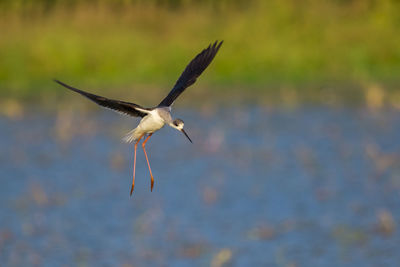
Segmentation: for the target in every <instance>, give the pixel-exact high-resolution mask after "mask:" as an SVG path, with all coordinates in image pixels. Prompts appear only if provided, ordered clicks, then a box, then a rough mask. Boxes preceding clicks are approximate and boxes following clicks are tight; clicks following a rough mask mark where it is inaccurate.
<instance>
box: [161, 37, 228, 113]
mask: <svg viewBox="0 0 400 267" xmlns="http://www.w3.org/2000/svg"><path fill="white" fill-rule="evenodd" d="M222 43H223V41H221V42H218V41H216V42H215V43H214V44H213V45H211V44H210V45H209V46H208V47H207V48H206V49H204V50H203V51H201V52H200V53H199V54H198V55H197V56H196V57H195V58H194V59H193V60H192V61H191V62H190V63H189V65H187V66H186V68H185V70H184V71H183V73H182V74H181V76H180V77H179V79H178V80H177V82H176V83H175V86H174V87H173V88H172V90H171V92H169V94H168V95H167V96H166V97H165V98H164V99H163V100H162V101H161V103H160V104H159V105H158V106H159V107H160V106H165V107H169V106H171V105H172V104H173V103H174V101H175V100H176V99H177V98H178V96H179V95H180V94H182V93H183V91H185V89H186V88H187V87H189V86H191V85H192V84H194V83H195V82H196V79H197V78H198V77H199V76H200V75H201V74H202V73H203V71H204V70H205V69H206V68H207V67H208V65H210V63H211V61H212V60H213V59H214V57H215V55H216V54H217V52H218V50H219V48H220V47H221V45H222Z"/></svg>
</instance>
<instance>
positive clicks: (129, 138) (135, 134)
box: [123, 108, 172, 143]
mask: <svg viewBox="0 0 400 267" xmlns="http://www.w3.org/2000/svg"><path fill="white" fill-rule="evenodd" d="M146 112H147V115H146V116H144V117H143V118H142V119H141V120H140V122H139V125H138V126H137V127H136V128H135V129H133V130H132V131H130V132H129V133H128V134H127V135H125V137H124V139H123V140H124V141H125V142H127V143H132V142H134V141H136V140H138V139H139V138H140V137H142V136H143V135H146V134H152V133H154V132H156V131H158V130H160V129H161V128H162V127H164V125H165V124H166V123H168V124H170V123H171V122H172V118H171V114H170V112H169V108H155V109H153V110H151V111H146Z"/></svg>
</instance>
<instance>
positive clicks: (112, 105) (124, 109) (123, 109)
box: [54, 80, 149, 117]
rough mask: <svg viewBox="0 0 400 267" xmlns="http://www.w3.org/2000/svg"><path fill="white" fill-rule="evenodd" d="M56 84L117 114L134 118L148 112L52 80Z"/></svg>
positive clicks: (127, 103) (130, 104)
mask: <svg viewBox="0 0 400 267" xmlns="http://www.w3.org/2000/svg"><path fill="white" fill-rule="evenodd" d="M54 81H55V82H56V83H58V84H60V85H62V86H64V87H66V88H68V89H70V90H72V91H74V92H77V93H79V94H81V95H83V96H84V97H87V98H89V99H90V100H92V101H93V102H95V103H97V104H99V105H100V106H103V107H106V108H109V109H112V110H114V111H117V112H119V113H123V114H126V115H130V116H134V117H144V116H146V115H147V114H148V113H149V110H148V109H146V108H143V107H141V106H139V105H136V104H134V103H129V102H124V101H119V100H112V99H108V98H105V97H102V96H98V95H94V94H91V93H88V92H85V91H82V90H79V89H77V88H74V87H72V86H69V85H67V84H65V83H63V82H60V81H58V80H54Z"/></svg>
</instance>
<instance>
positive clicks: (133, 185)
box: [130, 184, 135, 196]
mask: <svg viewBox="0 0 400 267" xmlns="http://www.w3.org/2000/svg"><path fill="white" fill-rule="evenodd" d="M134 187H135V184H132V187H131V194H130V196H132V193H133V188H134Z"/></svg>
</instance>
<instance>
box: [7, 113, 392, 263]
mask: <svg viewBox="0 0 400 267" xmlns="http://www.w3.org/2000/svg"><path fill="white" fill-rule="evenodd" d="M177 112H178V114H177V117H182V118H183V119H184V120H185V127H186V129H187V131H188V133H189V135H190V136H191V138H192V139H193V141H194V144H193V145H192V144H190V143H189V142H188V141H187V140H186V138H185V137H184V136H183V135H181V134H180V133H179V132H176V131H174V130H173V129H168V128H165V129H162V131H160V132H158V133H156V134H155V135H154V137H152V138H151V139H150V141H149V143H148V145H147V150H148V153H149V157H150V162H151V165H152V170H153V174H154V177H155V187H154V191H153V192H152V193H150V177H149V173H148V170H147V166H146V163H145V160H144V155H143V152H142V151H141V149H139V150H138V164H137V176H136V187H135V191H134V195H133V197H129V190H130V184H131V175H132V167H133V166H132V159H133V153H132V152H133V150H132V145H126V144H124V143H122V141H120V137H122V136H123V135H124V133H125V132H127V131H128V130H129V129H130V128H131V127H133V126H134V123H135V120H132V119H130V118H127V117H120V116H118V115H114V114H113V113H109V112H107V111H104V112H103V111H102V112H100V113H96V114H93V113H89V114H83V115H81V114H80V113H79V112H76V111H75V112H74V111H68V112H59V113H58V114H55V115H50V114H44V113H42V112H30V114H31V115H27V116H25V117H24V118H23V119H20V120H12V119H8V118H5V117H0V129H1V131H0V148H1V154H0V210H1V213H0V263H3V264H5V266H27V265H28V266H30V265H40V266H75V265H80V266H99V265H100V266H121V265H124V266H210V264H211V265H212V266H221V265H223V264H224V263H227V264H231V266H355V265H360V266H397V264H398V263H399V262H400V254H399V253H398V251H399V250H398V248H399V246H398V244H400V238H399V237H400V235H399V233H398V230H396V226H397V223H398V222H399V219H400V209H399V207H400V194H399V192H400V191H399V189H400V138H399V137H400V116H399V115H400V114H399V112H397V111H392V110H385V111H368V110H364V109H330V108H298V109H293V110H282V109H264V108H261V107H258V108H243V109H237V110H234V109H228V108H227V109H221V110H203V111H194V110H186V111H185V110H178V111H177ZM223 252H225V255H228V256H226V257H225V259H224V257H222V256H221V255H223ZM226 252H229V253H227V254H226ZM3 264H1V265H2V266H4V265H3Z"/></svg>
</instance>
